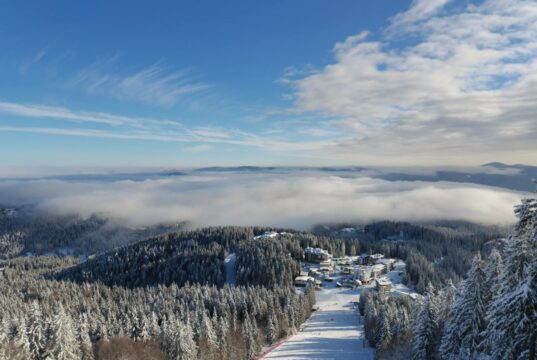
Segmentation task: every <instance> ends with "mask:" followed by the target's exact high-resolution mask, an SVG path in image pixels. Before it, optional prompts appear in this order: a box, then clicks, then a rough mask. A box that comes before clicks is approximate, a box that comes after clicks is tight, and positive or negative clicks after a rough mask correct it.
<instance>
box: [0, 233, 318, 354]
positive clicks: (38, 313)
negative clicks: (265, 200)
mask: <svg viewBox="0 0 537 360" xmlns="http://www.w3.org/2000/svg"><path fill="white" fill-rule="evenodd" d="M262 231H264V230H263V229H256V228H236V227H226V228H209V229H204V230H200V231H193V232H182V233H175V234H169V235H164V236H160V237H157V238H152V239H148V240H146V241H142V242H139V243H136V244H133V245H129V246H125V247H122V248H118V249H116V250H114V251H111V252H109V253H105V254H102V255H100V256H97V257H95V258H92V259H89V260H88V261H87V262H84V263H81V264H76V262H77V261H76V260H75V259H73V258H69V257H66V258H55V257H31V258H16V259H12V260H7V261H4V262H3V263H2V266H4V267H5V270H4V276H3V277H2V278H0V289H2V295H1V297H0V307H1V308H2V309H0V319H1V321H2V326H1V327H0V340H1V341H2V344H3V345H2V349H3V350H2V351H4V352H5V354H6V355H7V356H8V358H17V359H18V358H20V359H28V358H33V359H41V358H45V357H47V356H50V357H52V358H55V356H58V354H72V356H71V355H69V356H67V357H65V358H68V359H78V358H80V356H82V358H84V359H92V358H97V359H111V358H114V356H115V355H114V354H119V353H121V354H130V355H128V356H129V358H133V359H136V358H138V359H146V358H155V359H158V358H173V359H252V358H253V357H254V355H255V354H257V353H258V352H259V351H260V349H261V346H262V345H265V344H271V343H272V342H274V341H276V340H277V339H279V338H281V337H284V336H286V335H289V334H291V333H292V332H294V331H295V329H297V328H298V326H299V325H300V324H301V323H302V322H303V321H304V320H305V319H306V318H307V317H308V316H309V313H310V311H311V308H312V306H313V304H314V302H315V295H314V293H313V289H312V288H309V287H308V288H307V289H306V291H305V294H304V295H298V294H297V293H296V292H295V289H294V287H292V286H290V283H289V282H287V281H283V282H279V284H280V286H274V284H275V283H276V282H275V281H276V279H279V278H280V277H279V276H278V275H279V273H278V271H280V269H287V270H286V271H289V277H293V276H295V275H296V274H297V273H298V271H299V269H300V266H299V261H300V257H301V254H302V253H301V251H300V248H299V247H298V245H297V244H298V241H297V240H295V239H292V236H291V237H288V238H281V239H267V240H259V241H255V240H252V239H253V236H254V235H256V234H258V233H262ZM257 248H259V250H256V249H257ZM278 249H279V250H278ZM288 249H294V252H295V257H280V255H281V254H286V255H287V254H288V253H287V251H288ZM230 250H233V251H237V257H238V260H237V262H238V263H239V264H243V265H244V264H249V263H248V262H249V261H250V260H249V257H248V256H249V255H251V253H250V252H249V251H250V250H251V251H252V252H253V253H254V254H257V255H259V256H260V258H259V259H258V260H260V261H259V262H258V263H257V265H255V264H253V263H251V264H249V265H248V266H249V269H251V272H250V273H249V274H248V275H247V276H246V275H245V274H243V275H240V276H239V279H240V280H239V283H240V284H243V285H244V286H237V287H229V286H224V283H223V279H225V273H224V268H223V267H222V260H223V257H224V254H225V253H226V252H228V251H230ZM264 260H266V261H264ZM257 268H260V269H261V270H257ZM267 269H272V270H271V271H270V272H269V273H271V274H274V277H267V276H261V274H264V272H265V270H267ZM6 352H7V353H6ZM15 354H16V355H15ZM122 356H125V355H122Z"/></svg>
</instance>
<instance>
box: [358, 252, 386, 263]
mask: <svg viewBox="0 0 537 360" xmlns="http://www.w3.org/2000/svg"><path fill="white" fill-rule="evenodd" d="M360 258H361V262H362V264H364V265H374V264H376V263H377V261H379V260H380V259H383V258H384V255H383V254H364V255H362V256H361V257H360Z"/></svg>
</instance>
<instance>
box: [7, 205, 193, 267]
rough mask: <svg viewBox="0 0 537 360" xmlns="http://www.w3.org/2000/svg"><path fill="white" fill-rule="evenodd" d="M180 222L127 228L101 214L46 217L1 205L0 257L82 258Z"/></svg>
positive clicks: (171, 229)
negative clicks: (52, 256) (44, 256)
mask: <svg viewBox="0 0 537 360" xmlns="http://www.w3.org/2000/svg"><path fill="white" fill-rule="evenodd" d="M183 225H184V224H161V225H155V226H150V227H146V228H130V227H127V226H125V225H123V224H121V223H118V222H116V221H115V220H113V219H110V218H107V217H105V216H100V215H94V216H91V217H89V218H81V217H79V216H74V215H73V216H46V215H42V214H39V213H37V212H36V211H35V210H33V209H28V208H21V209H10V208H0V259H6V258H9V257H14V256H20V255H25V254H32V255H49V254H56V255H71V256H82V257H85V256H87V255H90V254H94V253H98V252H102V251H107V250H110V249H113V248H115V247H117V246H122V245H126V244H129V243H133V242H136V241H139V240H143V239H146V238H148V237H151V236H155V235H158V234H163V233H167V232H171V231H177V230H178V229H180V228H181V227H182V226H183Z"/></svg>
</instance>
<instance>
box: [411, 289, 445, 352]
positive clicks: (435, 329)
mask: <svg viewBox="0 0 537 360" xmlns="http://www.w3.org/2000/svg"><path fill="white" fill-rule="evenodd" d="M439 313H440V304H439V300H438V295H437V293H436V290H435V289H434V287H433V285H432V284H430V283H429V284H428V285H427V292H426V294H425V297H424V298H423V299H422V303H421V305H420V309H419V312H418V316H417V318H416V322H415V323H414V343H413V344H412V359H413V360H430V359H435V358H436V352H437V344H438V341H439V339H438V338H439V332H440V331H439V323H438V318H439Z"/></svg>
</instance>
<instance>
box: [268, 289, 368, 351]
mask: <svg viewBox="0 0 537 360" xmlns="http://www.w3.org/2000/svg"><path fill="white" fill-rule="evenodd" d="M323 285H324V288H323V289H322V290H318V291H317V292H316V295H317V305H318V306H319V310H317V311H316V312H314V313H313V314H312V316H311V317H310V318H309V319H308V320H307V321H306V322H305V323H304V324H302V326H301V329H300V331H299V332H298V333H297V334H296V335H294V336H291V337H290V338H289V340H287V341H286V342H284V343H282V344H281V345H280V346H277V347H276V348H275V349H274V350H272V351H271V352H269V353H268V354H267V355H265V356H264V357H263V359H280V360H290V359H293V360H300V359H326V360H329V359H330V360H351V359H352V360H372V359H373V358H374V350H373V349H372V348H370V347H369V346H368V345H367V341H366V340H365V338H364V329H363V325H362V324H361V323H360V322H361V320H360V316H359V314H358V310H357V309H355V307H354V305H353V302H357V301H358V300H359V298H360V289H345V288H337V287H336V286H335V281H334V282H332V283H329V282H324V284H323Z"/></svg>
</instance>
